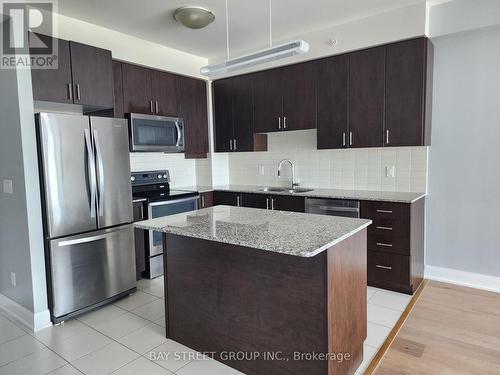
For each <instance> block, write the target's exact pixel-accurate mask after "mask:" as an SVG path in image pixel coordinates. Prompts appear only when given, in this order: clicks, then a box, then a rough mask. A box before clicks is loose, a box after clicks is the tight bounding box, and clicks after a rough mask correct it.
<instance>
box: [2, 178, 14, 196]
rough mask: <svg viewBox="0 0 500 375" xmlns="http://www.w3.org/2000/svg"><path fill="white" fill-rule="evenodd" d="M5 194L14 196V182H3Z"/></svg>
mask: <svg viewBox="0 0 500 375" xmlns="http://www.w3.org/2000/svg"><path fill="white" fill-rule="evenodd" d="M3 192H4V193H5V194H14V189H13V188H12V180H3Z"/></svg>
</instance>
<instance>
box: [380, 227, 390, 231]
mask: <svg viewBox="0 0 500 375" xmlns="http://www.w3.org/2000/svg"><path fill="white" fill-rule="evenodd" d="M377 229H380V230H392V228H391V227H377Z"/></svg>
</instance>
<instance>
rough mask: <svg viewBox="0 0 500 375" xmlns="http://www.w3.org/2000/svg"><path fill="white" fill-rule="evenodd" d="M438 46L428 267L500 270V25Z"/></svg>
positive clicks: (439, 41)
mask: <svg viewBox="0 0 500 375" xmlns="http://www.w3.org/2000/svg"><path fill="white" fill-rule="evenodd" d="M434 45H435V60H434V61H435V62H434V103H433V107H434V110H433V127H432V146H431V147H430V151H429V195H428V199H427V254H426V264H427V266H426V272H428V274H430V275H431V276H432V277H441V276H442V274H443V270H442V268H445V269H452V270H460V271H467V272H471V273H476V274H484V275H491V276H496V277H500V251H499V249H500V245H499V244H500V230H499V221H498V212H499V209H500V204H499V199H498V194H499V186H500V172H499V167H498V163H499V161H500V147H499V145H500V106H499V103H500V48H499V46H500V26H497V27H495V28H488V29H480V30H475V31H470V32H462V33H460V34H454V35H449V36H445V37H440V38H436V39H434ZM436 267H439V268H438V269H436ZM440 273H441V276H440ZM447 273H449V272H448V271H447ZM454 275H455V276H456V279H455V280H453V281H457V282H460V280H461V278H462V276H463V274H460V273H458V274H457V273H454ZM455 276H453V273H452V276H449V277H451V278H454V277H455ZM478 277H479V278H481V276H478ZM476 280H477V278H476ZM498 286H499V287H498V290H499V291H500V279H498Z"/></svg>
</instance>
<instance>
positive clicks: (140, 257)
mask: <svg viewBox="0 0 500 375" xmlns="http://www.w3.org/2000/svg"><path fill="white" fill-rule="evenodd" d="M132 208H133V213H134V222H135V221H141V220H145V217H144V202H134V203H133V205H132ZM145 234H146V231H145V230H143V229H135V230H134V241H135V242H134V243H135V266H136V278H137V280H139V279H141V278H142V273H143V272H144V271H146V254H145V248H144V247H145V242H144V240H145Z"/></svg>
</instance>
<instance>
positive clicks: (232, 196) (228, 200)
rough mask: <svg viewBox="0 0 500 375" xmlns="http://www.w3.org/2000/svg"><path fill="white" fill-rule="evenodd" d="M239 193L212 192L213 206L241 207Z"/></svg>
mask: <svg viewBox="0 0 500 375" xmlns="http://www.w3.org/2000/svg"><path fill="white" fill-rule="evenodd" d="M241 201H242V199H241V193H234V192H232V191H214V206H218V205H224V206H241Z"/></svg>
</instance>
